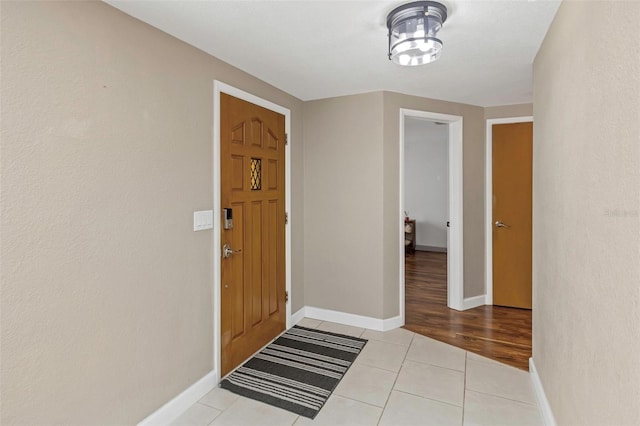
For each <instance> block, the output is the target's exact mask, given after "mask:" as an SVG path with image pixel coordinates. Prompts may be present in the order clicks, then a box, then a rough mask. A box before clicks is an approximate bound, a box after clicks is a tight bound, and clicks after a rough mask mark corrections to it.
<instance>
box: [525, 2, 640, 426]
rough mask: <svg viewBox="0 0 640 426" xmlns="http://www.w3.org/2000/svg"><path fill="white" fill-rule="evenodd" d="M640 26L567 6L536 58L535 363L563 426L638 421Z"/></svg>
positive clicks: (624, 8)
mask: <svg viewBox="0 0 640 426" xmlns="http://www.w3.org/2000/svg"><path fill="white" fill-rule="evenodd" d="M594 10H597V23H598V28H606V31H605V33H606V36H604V34H603V33H602V32H600V31H594V26H593V23H594V21H593V19H594V16H596V15H594ZM638 22H640V3H637V2H603V3H596V2H563V4H562V5H561V6H560V9H559V11H558V14H557V15H556V18H555V21H554V22H553V24H552V25H551V28H550V30H549V32H548V34H547V37H546V39H545V41H544V43H543V45H542V47H541V49H540V51H539V53H538V55H537V57H536V60H535V64H534V120H535V121H534V132H533V133H534V153H533V166H534V172H533V173H534V181H533V205H534V211H533V359H534V362H535V364H536V368H537V370H538V372H539V374H540V377H541V380H542V384H543V386H544V389H545V392H546V395H547V397H548V399H549V401H550V404H551V408H552V410H553V413H554V415H555V417H556V420H557V422H558V424H562V425H564V424H572V425H638V424H640V404H638V402H639V401H640V356H639V355H638V354H639V352H640V37H638Z"/></svg>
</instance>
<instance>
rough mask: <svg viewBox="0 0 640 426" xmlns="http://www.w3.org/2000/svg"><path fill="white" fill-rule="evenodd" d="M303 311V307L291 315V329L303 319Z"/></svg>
mask: <svg viewBox="0 0 640 426" xmlns="http://www.w3.org/2000/svg"><path fill="white" fill-rule="evenodd" d="M304 315H305V309H304V306H303V307H302V308H300V309H298V310H297V311H296V313H295V314H293V315H291V326H292V327H293V326H294V325H296V324H297V323H299V322H300V320H301V319H302V318H304Z"/></svg>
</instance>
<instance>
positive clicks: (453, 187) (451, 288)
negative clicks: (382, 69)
mask: <svg viewBox="0 0 640 426" xmlns="http://www.w3.org/2000/svg"><path fill="white" fill-rule="evenodd" d="M416 120H417V122H423V123H424V122H425V121H427V122H431V123H435V122H437V123H441V124H438V125H436V124H434V126H438V127H440V128H446V129H447V132H444V133H446V135H445V137H446V139H447V146H446V148H444V149H445V151H446V161H447V164H446V171H447V179H446V181H447V188H448V190H446V200H447V201H446V204H447V205H446V208H440V209H439V213H438V215H439V217H440V218H442V217H443V213H442V211H445V213H444V216H446V221H445V223H444V226H445V230H444V236H443V230H442V229H438V231H439V237H437V239H436V240H434V241H439V243H437V244H439V245H443V244H442V241H443V240H445V239H446V251H447V254H446V275H447V278H446V282H447V286H446V287H447V290H446V293H447V296H446V297H447V306H448V307H449V308H451V309H455V310H462V309H463V305H464V304H463V240H462V228H463V223H462V217H463V216H462V117H461V116H456V115H448V114H440V113H434V112H428V111H419V110H410V109H400V143H399V146H400V157H399V158H400V192H399V193H400V197H399V200H400V205H399V208H400V217H401V218H405V210H407V208H406V205H407V204H406V188H407V182H406V181H405V180H406V170H407V159H406V152H405V151H406V141H407V123H408V122H410V123H415V122H416ZM441 132H443V130H442V131H441ZM442 149H443V147H440V151H439V152H440V153H441V150H442ZM440 179H441V180H440V181H441V182H442V181H443V180H444V178H443V176H442V174H440ZM441 198H442V197H441ZM440 207H442V206H440ZM407 213H409V214H411V213H410V212H408V211H407ZM421 225H424V224H421V223H420V221H416V223H415V226H414V228H415V229H414V230H413V231H414V232H416V234H415V235H414V237H417V238H420V236H419V235H418V232H420V230H421V229H422V231H423V232H425V229H426V228H428V226H427V227H425V226H421ZM440 225H443V224H440ZM434 226H435V227H437V226H436V224H434ZM405 227H406V224H405V221H404V220H401V221H400V223H399V232H398V236H399V242H400V244H399V253H398V256H399V263H400V268H399V269H400V315H401V317H402V322H403V323H404V324H406V311H405V251H406V248H405V247H406V246H405V240H406V239H407V234H406V232H405V231H406V229H405ZM423 241H429V240H423ZM415 245H416V247H417V248H421V247H420V246H423V247H427V245H425V244H422V245H421V244H418V241H417V239H416V240H415ZM427 248H428V247H427ZM441 248H442V247H441Z"/></svg>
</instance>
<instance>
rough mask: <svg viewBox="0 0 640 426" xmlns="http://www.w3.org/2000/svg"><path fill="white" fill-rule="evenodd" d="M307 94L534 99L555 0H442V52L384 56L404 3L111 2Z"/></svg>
mask: <svg viewBox="0 0 640 426" xmlns="http://www.w3.org/2000/svg"><path fill="white" fill-rule="evenodd" d="M105 1H106V2H107V3H109V4H110V5H112V6H114V7H117V8H118V9H120V10H122V11H123V12H125V13H127V14H129V15H131V16H134V17H136V18H138V19H140V20H142V21H144V22H147V23H149V24H151V25H153V26H154V27H157V28H159V29H161V30H163V31H165V32H167V33H169V34H171V35H173V36H175V37H177V38H179V39H181V40H183V41H185V42H187V43H189V44H191V45H193V46H196V47H198V48H200V49H202V50H204V51H205V52H208V53H210V54H211V55H213V56H216V57H217V58H220V59H222V60H223V61H225V62H228V63H230V64H232V65H234V66H236V67H238V68H240V69H242V70H244V71H246V72H248V73H250V74H252V75H254V76H256V77H258V78H260V79H262V80H264V81H266V82H267V83H270V84H272V85H273V86H276V87H278V88H280V89H282V90H284V91H285V92H288V93H290V94H292V95H294V96H296V97H298V98H300V99H302V100H311V99H320V98H327V97H333V96H341V95H349V94H354V93H363V92H371V91H377V90H389V91H394V92H401V93H407V94H413V95H417V96H423V97H428V98H434V99H444V100H449V101H454V102H462V103H468V104H473V105H480V106H494V105H507V104H517V103H526V102H531V100H532V93H531V91H532V67H531V65H532V63H533V60H534V58H535V55H536V53H537V51H538V48H539V47H540V44H541V43H542V40H543V39H544V36H545V34H546V32H547V29H548V28H549V25H550V24H551V21H552V19H553V17H554V16H555V13H556V11H557V9H558V6H559V4H560V1H559V0H557V1H556V0H551V1H544V0H537V1H535V0H534V1H532V0H529V1H521V0H493V1H484V0H467V1H460V0H444V1H443V3H444V4H445V5H446V6H447V8H448V9H449V17H448V19H447V21H446V22H445V23H444V25H443V30H442V31H441V33H440V36H441V39H442V40H443V43H444V48H443V52H442V56H441V58H440V59H439V60H438V61H437V62H435V63H432V64H427V65H424V66H419V67H401V66H399V65H395V64H393V63H392V62H391V61H389V60H388V59H387V29H386V17H387V14H388V13H389V11H391V10H392V9H393V8H394V7H396V6H399V5H401V4H404V3H408V1H404V2H403V1H389V0H384V1H339V0H338V1H336V0H300V1H291V0H289V1H272V0H262V1H259V0H257V1H256V0H254V1H240V0H235V1H231V0H227V1H220V0H206V1H202V0H200V1H184V0H163V1H158V0H146V1H140V0H105Z"/></svg>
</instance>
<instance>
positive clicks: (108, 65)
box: [0, 1, 304, 425]
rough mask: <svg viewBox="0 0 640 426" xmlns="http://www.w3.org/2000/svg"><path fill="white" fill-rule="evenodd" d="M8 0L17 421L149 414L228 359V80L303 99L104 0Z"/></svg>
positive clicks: (11, 376)
mask: <svg viewBox="0 0 640 426" xmlns="http://www.w3.org/2000/svg"><path fill="white" fill-rule="evenodd" d="M1 8H2V25H1V31H2V83H1V84H2V85H1V98H2V159H1V166H2V169H1V178H2V188H1V189H2V192H1V202H2V207H1V209H2V210H1V213H2V225H1V228H0V232H1V235H0V237H1V238H0V239H1V241H2V275H1V279H2V289H1V290H2V301H1V311H2V314H1V315H2V316H1V336H2V366H1V374H2V376H1V380H0V381H1V386H2V418H1V419H0V423H2V424H3V425H5V424H7V425H8V424H31V425H33V424H54V423H56V424H84V425H86V424H132V423H136V422H137V421H139V420H141V419H143V418H144V417H145V416H147V415H148V414H149V413H151V412H153V411H154V410H156V409H157V408H159V407H160V406H161V405H162V404H164V403H166V402H167V401H169V400H170V399H171V398H173V397H174V396H176V395H177V394H178V393H180V392H181V391H182V390H184V389H185V388H186V387H188V386H189V385H191V384H192V383H194V382H195V381H196V380H198V379H200V378H201V377H202V376H203V375H205V374H206V373H208V372H209V371H210V370H211V369H212V368H213V353H212V352H213V351H212V346H213V343H212V336H213V328H212V317H213V312H212V305H213V301H212V295H213V273H215V271H212V267H211V265H212V260H211V256H212V252H213V250H212V249H213V247H212V233H211V231H201V232H193V224H192V221H193V211H194V210H205V209H211V208H212V205H213V199H212V192H213V188H212V176H213V171H212V155H213V153H212V133H211V132H212V123H213V119H212V117H213V110H212V106H213V80H214V79H220V80H223V81H225V82H226V83H228V84H231V85H233V86H236V87H239V88H241V89H243V90H245V91H248V92H251V93H254V94H256V95H258V96H261V97H263V98H266V99H269V100H271V101H273V102H275V103H278V104H280V105H283V106H286V107H288V108H290V109H291V110H292V118H293V134H292V137H291V139H292V156H293V179H292V180H293V192H294V194H296V195H294V197H293V212H292V224H293V225H292V226H294V228H293V232H292V234H293V238H294V241H293V256H294V259H293V262H294V263H293V283H294V289H293V294H292V297H293V310H294V312H295V310H296V309H298V308H299V307H301V306H303V304H304V293H303V292H304V288H303V286H302V267H303V265H302V257H301V252H302V226H303V214H302V207H303V206H302V185H303V176H302V141H301V132H302V128H301V108H302V102H300V101H299V100H297V99H295V98H293V97H291V96H289V95H286V94H285V93H283V92H281V91H278V90H276V89H274V88H273V87H271V86H268V85H266V84H264V83H263V82H260V81H259V80H257V79H255V78H253V77H250V76H249V75H247V74H245V73H243V72H241V71H239V70H237V69H235V68H233V67H231V66H229V65H227V64H224V63H222V62H220V61H218V60H216V59H215V58H212V57H211V56H208V55H206V54H204V53H202V52H201V51H199V50H197V49H194V48H192V47H189V46H187V45H186V44H184V43H182V42H180V41H178V40H176V39H174V38H172V37H170V36H168V35H166V34H164V33H162V32H160V31H158V30H156V29H153V28H151V27H149V26H147V25H145V24H143V23H141V22H140V21H137V20H135V19H133V18H130V17H128V16H127V15H125V14H123V13H121V12H119V11H117V10H116V9H113V8H111V7H110V6H107V5H105V4H103V3H99V2H60V3H55V2H5V1H3V2H2V3H1Z"/></svg>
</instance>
